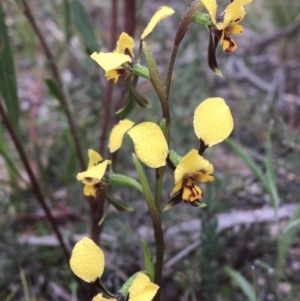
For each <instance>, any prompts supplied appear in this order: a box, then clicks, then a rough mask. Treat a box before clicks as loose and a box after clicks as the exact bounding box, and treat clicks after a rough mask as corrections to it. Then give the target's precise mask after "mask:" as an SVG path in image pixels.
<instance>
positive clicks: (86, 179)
mask: <svg viewBox="0 0 300 301" xmlns="http://www.w3.org/2000/svg"><path fill="white" fill-rule="evenodd" d="M84 179H85V181H87V182H93V181H94V180H93V178H90V177H85V178H84Z"/></svg>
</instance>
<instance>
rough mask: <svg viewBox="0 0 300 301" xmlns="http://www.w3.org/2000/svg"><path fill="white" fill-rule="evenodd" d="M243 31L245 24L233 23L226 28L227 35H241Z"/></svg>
mask: <svg viewBox="0 0 300 301" xmlns="http://www.w3.org/2000/svg"><path fill="white" fill-rule="evenodd" d="M243 31H244V28H243V26H242V25H240V24H237V23H233V24H231V25H229V26H227V27H226V28H225V32H226V35H230V34H236V35H239V34H241V33H243Z"/></svg>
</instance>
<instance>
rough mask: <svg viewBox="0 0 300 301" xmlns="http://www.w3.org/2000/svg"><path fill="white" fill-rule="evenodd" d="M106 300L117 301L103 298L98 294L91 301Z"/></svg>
mask: <svg viewBox="0 0 300 301" xmlns="http://www.w3.org/2000/svg"><path fill="white" fill-rule="evenodd" d="M107 300H111V301H117V299H115V298H108V299H107V298H103V296H102V294H98V295H96V296H95V297H94V298H93V300H92V301H107Z"/></svg>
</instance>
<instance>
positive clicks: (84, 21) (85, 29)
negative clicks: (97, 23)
mask: <svg viewBox="0 0 300 301" xmlns="http://www.w3.org/2000/svg"><path fill="white" fill-rule="evenodd" d="M71 11H72V15H73V22H74V24H75V26H76V29H77V30H78V32H79V34H80V36H81V37H82V39H83V41H84V43H85V45H86V47H87V50H88V52H89V53H93V52H94V51H99V45H98V43H97V41H96V37H95V35H94V31H93V27H92V24H91V22H90V20H89V17H88V15H87V13H86V12H85V10H84V7H83V5H82V4H81V2H80V1H79V0H73V1H72V2H71Z"/></svg>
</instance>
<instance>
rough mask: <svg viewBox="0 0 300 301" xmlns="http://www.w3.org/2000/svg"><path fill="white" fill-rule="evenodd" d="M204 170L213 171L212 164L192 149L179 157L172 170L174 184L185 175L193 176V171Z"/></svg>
mask: <svg viewBox="0 0 300 301" xmlns="http://www.w3.org/2000/svg"><path fill="white" fill-rule="evenodd" d="M201 170H204V171H205V173H207V174H211V173H213V171H214V168H213V165H212V164H210V163H209V161H207V160H205V159H204V158H203V157H202V156H200V155H199V154H198V151H197V150H196V149H192V150H191V151H190V152H189V153H187V154H186V155H185V156H184V157H182V158H181V160H180V161H179V164H178V165H177V166H176V169H175V172H174V179H175V185H176V184H177V183H178V182H180V181H181V180H182V179H184V178H186V177H190V176H193V175H194V174H195V173H197V172H199V171H201Z"/></svg>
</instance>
